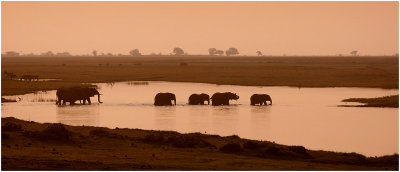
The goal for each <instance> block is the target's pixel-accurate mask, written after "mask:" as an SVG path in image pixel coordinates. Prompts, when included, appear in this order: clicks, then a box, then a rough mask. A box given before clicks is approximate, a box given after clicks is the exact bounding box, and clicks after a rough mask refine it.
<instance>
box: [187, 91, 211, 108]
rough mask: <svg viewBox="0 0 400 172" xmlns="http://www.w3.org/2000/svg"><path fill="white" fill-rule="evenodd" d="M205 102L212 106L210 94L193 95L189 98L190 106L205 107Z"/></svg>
mask: <svg viewBox="0 0 400 172" xmlns="http://www.w3.org/2000/svg"><path fill="white" fill-rule="evenodd" d="M204 101H207V103H208V104H210V96H209V95H208V94H205V93H201V94H192V95H190V97H189V104H190V105H204Z"/></svg>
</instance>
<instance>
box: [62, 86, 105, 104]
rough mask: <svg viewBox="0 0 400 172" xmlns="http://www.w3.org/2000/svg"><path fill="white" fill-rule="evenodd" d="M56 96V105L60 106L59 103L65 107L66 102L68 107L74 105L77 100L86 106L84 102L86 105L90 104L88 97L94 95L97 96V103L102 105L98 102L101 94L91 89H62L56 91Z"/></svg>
mask: <svg viewBox="0 0 400 172" xmlns="http://www.w3.org/2000/svg"><path fill="white" fill-rule="evenodd" d="M56 95H57V102H56V104H57V105H61V103H62V104H64V105H65V104H66V102H69V103H70V105H74V104H75V101H77V100H79V101H81V100H83V104H86V101H87V102H88V104H91V103H92V102H91V101H90V97H93V96H95V95H97V96H98V102H99V103H103V102H101V101H100V95H101V94H100V93H99V91H97V89H96V88H93V87H78V86H77V87H63V88H59V89H57V92H56Z"/></svg>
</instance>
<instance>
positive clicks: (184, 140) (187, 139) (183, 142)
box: [167, 135, 215, 148]
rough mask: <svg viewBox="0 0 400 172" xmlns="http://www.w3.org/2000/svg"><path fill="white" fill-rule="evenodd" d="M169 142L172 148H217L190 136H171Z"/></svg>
mask: <svg viewBox="0 0 400 172" xmlns="http://www.w3.org/2000/svg"><path fill="white" fill-rule="evenodd" d="M167 142H168V144H170V145H171V146H173V147H178V148H195V147H200V148H203V147H215V146H214V145H212V144H210V143H209V142H207V141H204V140H203V139H201V138H199V137H196V136H189V135H180V136H171V137H169V138H168V140H167Z"/></svg>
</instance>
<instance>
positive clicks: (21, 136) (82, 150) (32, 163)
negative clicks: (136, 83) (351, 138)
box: [1, 117, 399, 170]
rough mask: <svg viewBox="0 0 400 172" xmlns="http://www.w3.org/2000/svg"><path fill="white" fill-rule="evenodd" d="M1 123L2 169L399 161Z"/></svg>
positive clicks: (339, 166) (349, 166)
mask: <svg viewBox="0 0 400 172" xmlns="http://www.w3.org/2000/svg"><path fill="white" fill-rule="evenodd" d="M1 122H2V135H1V137H2V143H1V144H2V145H1V149H2V150H1V151H2V161H1V163H2V166H1V167H2V170H398V161H399V159H398V154H395V155H388V156H381V157H365V156H363V155H360V154H357V153H337V152H328V151H315V150H307V149H305V148H304V147H302V146H285V145H279V144H276V143H273V142H267V141H254V140H248V139H241V138H239V137H237V136H228V137H220V136H217V135H204V134H200V133H191V134H180V133H177V132H171V131H146V130H139V129H120V128H116V129H109V128H100V127H87V126H67V125H62V124H49V123H45V124H41V123H36V122H28V121H22V120H18V119H15V118H11V117H9V118H2V120H1Z"/></svg>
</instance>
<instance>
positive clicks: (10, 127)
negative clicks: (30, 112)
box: [1, 122, 22, 131]
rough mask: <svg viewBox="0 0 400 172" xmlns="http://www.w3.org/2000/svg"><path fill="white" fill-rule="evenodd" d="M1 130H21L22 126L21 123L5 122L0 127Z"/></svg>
mask: <svg viewBox="0 0 400 172" xmlns="http://www.w3.org/2000/svg"><path fill="white" fill-rule="evenodd" d="M1 130H2V131H21V130H22V127H21V125H18V124H14V123H10V122H7V123H6V124H4V126H2V127H1Z"/></svg>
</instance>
